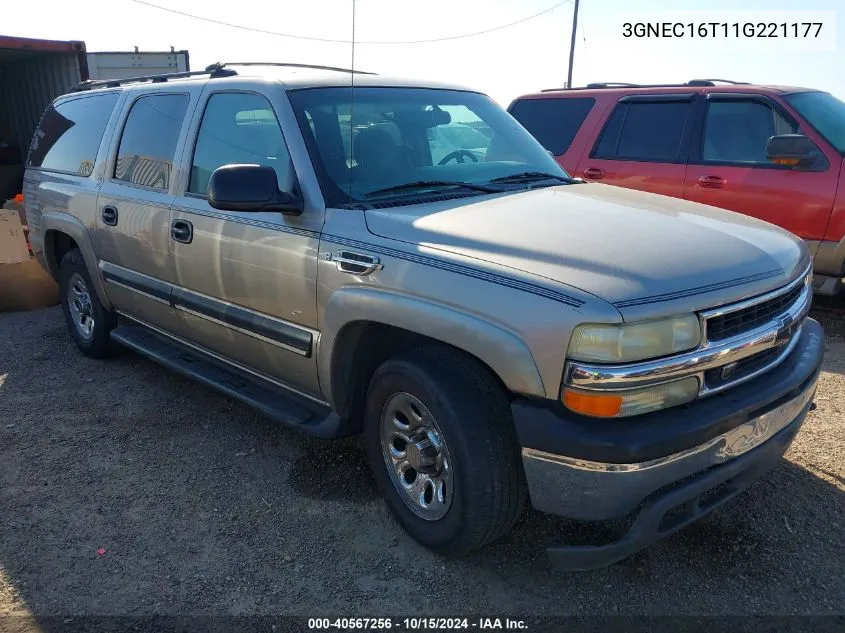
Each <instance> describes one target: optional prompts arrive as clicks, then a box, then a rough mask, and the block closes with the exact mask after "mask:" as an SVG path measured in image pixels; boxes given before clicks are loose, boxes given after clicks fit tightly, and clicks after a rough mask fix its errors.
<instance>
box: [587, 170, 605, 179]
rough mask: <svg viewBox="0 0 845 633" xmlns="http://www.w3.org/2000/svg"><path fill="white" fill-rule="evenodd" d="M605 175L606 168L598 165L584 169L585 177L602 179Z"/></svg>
mask: <svg viewBox="0 0 845 633" xmlns="http://www.w3.org/2000/svg"><path fill="white" fill-rule="evenodd" d="M604 176H605V173H604V169H599V168H598V167H587V169H585V170H584V178H587V179H589V180H601V179H602V178H604Z"/></svg>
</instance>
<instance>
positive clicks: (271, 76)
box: [77, 62, 470, 91]
mask: <svg viewBox="0 0 845 633" xmlns="http://www.w3.org/2000/svg"><path fill="white" fill-rule="evenodd" d="M225 78H232V79H238V80H244V79H247V80H248V79H260V80H262V81H278V82H279V83H281V84H283V85H284V86H285V88H286V89H288V90H299V89H304V88H328V87H336V88H343V87H349V86H351V85H353V79H354V85H355V86H356V87H364V86H370V87H390V88H393V87H401V88H432V89H439V90H464V91H467V90H470V89H469V88H466V87H464V86H459V85H455V84H448V83H444V82H437V81H430V80H420V79H410V78H407V77H391V76H387V75H377V74H375V73H368V72H366V71H359V70H356V71H355V72H353V71H351V70H348V69H344V68H334V67H330V66H314V65H304V64H275V65H274V64H272V63H268V64H262V63H252V62H251V63H242V64H240V63H225V64H212V65H211V66H209V67H208V68H206V69H205V70H199V71H191V72H184V73H169V74H165V75H156V76H147V77H135V78H127V79H121V80H104V81H95V82H83V83H82V84H80V85H79V86H77V90H91V89H96V88H114V87H117V86H126V87H130V86H133V87H134V86H138V85H141V84H168V85H171V84H178V83H182V82H186V81H196V80H197V79H204V80H209V81H222V80H224V79H225Z"/></svg>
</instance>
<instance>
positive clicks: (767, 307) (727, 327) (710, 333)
mask: <svg viewBox="0 0 845 633" xmlns="http://www.w3.org/2000/svg"><path fill="white" fill-rule="evenodd" d="M803 291H804V284H800V283H799V284H798V285H796V286H794V287H793V288H791V289H789V290H787V291H786V292H784V293H783V294H780V295H777V296H775V297H772V298H770V299H767V300H764V301H761V302H760V303H755V304H753V305H750V306H748V307H745V308H742V309H739V310H736V311H733V312H727V313H725V314H721V315H718V316H713V317H710V318H709V319H707V321H706V323H707V340H709V341H723V340H725V339H728V338H731V337H733V336H738V335H740V334H745V333H746V332H750V331H751V330H754V329H756V328H758V327H760V326H761V325H764V324H766V323H768V322H769V321H771V320H772V319H773V318H775V317H776V316H778V315H779V314H782V313H784V312H786V311H787V310H788V309H789V307H790V306H792V304H794V303H795V302H796V301H798V299H799V298H800V297H801V293H802V292H803Z"/></svg>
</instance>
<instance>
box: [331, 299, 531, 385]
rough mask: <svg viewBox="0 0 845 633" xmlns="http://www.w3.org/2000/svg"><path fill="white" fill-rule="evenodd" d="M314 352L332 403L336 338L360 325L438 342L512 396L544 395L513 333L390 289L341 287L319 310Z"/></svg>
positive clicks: (522, 345)
mask: <svg viewBox="0 0 845 633" xmlns="http://www.w3.org/2000/svg"><path fill="white" fill-rule="evenodd" d="M324 315H325V316H324V324H323V328H322V330H321V334H320V340H319V342H318V348H317V371H318V374H319V380H320V385H321V387H322V391H323V393H324V394H325V395H326V396H327V397H329V398H330V399H332V400H334V397H333V394H332V386H331V362H332V352H333V350H334V345H335V341H336V339H337V335H338V334H339V333H340V331H341V330H342V329H343V327H344V326H346V325H348V324H350V323H354V322H360V321H368V322H373V323H380V324H383V325H390V326H394V327H397V328H401V329H404V330H408V331H410V332H414V333H418V334H422V335H424V336H428V337H430V338H432V339H436V340H439V341H442V342H443V343H447V344H449V345H452V346H454V347H457V348H458V349H462V350H463V351H465V352H467V353H469V354H472V355H473V356H475V357H476V358H478V359H479V360H481V361H482V362H484V363H486V364H487V365H488V366H489V367H490V368H491V369H492V370H493V371H494V372H495V373H496V374H497V375H498V376H499V378H500V379H501V381H502V382H503V383H504V384H505V386H506V387H507V388H508V389H509V390H511V391H513V392H515V393H521V394H525V395H530V396H537V397H540V398H545V397H546V392H545V389H544V387H543V381H542V378H541V377H540V371H539V369H538V368H537V364H536V363H535V362H534V357H533V356H532V354H531V351H530V350H529V349H528V347H527V346H526V345H525V343H524V342H523V341H522V340H521V339H520V338H519V336H517V335H516V334H515V333H514V332H512V331H510V330H508V329H507V328H505V327H503V326H502V325H501V324H497V323H494V322H492V321H489V320H487V319H484V318H483V317H481V316H479V315H476V314H470V313H467V312H463V311H460V310H457V309H455V308H453V307H451V306H445V305H441V304H437V303H433V302H431V301H427V300H425V299H420V298H419V297H410V296H407V295H403V294H401V293H398V292H396V291H393V290H382V289H377V288H365V287H346V288H341V289H338V290H336V291H335V292H334V293H333V294H332V295H331V298H330V299H329V302H328V304H327V305H326V306H325V311H324Z"/></svg>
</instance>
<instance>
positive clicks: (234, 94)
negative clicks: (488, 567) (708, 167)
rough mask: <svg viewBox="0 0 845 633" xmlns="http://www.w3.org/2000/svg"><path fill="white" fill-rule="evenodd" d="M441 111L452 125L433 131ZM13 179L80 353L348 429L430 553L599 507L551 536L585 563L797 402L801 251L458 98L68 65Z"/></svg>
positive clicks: (286, 417)
mask: <svg viewBox="0 0 845 633" xmlns="http://www.w3.org/2000/svg"><path fill="white" fill-rule="evenodd" d="M458 125H460V126H464V127H466V128H471V129H472V130H473V132H477V134H473V133H469V134H465V135H463V136H462V135H457V134H452V135H448V134H438V133H436V130H437V128H438V127H439V126H453V127H454V126H458ZM444 129H447V128H444ZM479 136H481V137H484V138H485V139H486V140H485V141H484V143H481V142H480V141H479ZM460 138H471V139H472V142H471V144H472V147H462V146H461V142H460V141H458V142H455V141H453V140H452V139H460ZM435 141H436V143H437V148H436V153H435V158H434V159H433V158H432V154H433V148H432V144H433V143H435ZM448 142H453V143H455V144H454V145H453V146H452V147H450V148H446V149H445V150H444V148H443V144H444V143H448ZM479 145H483V147H479ZM24 196H25V206H26V214H27V219H28V222H29V226H30V227H31V231H32V235H31V238H32V239H31V241H32V245H33V248H34V249H35V250H36V251H37V252H38V256H39V257H40V259H41V261H42V262H43V265H44V266H45V268H46V269H47V270H49V271H50V273H52V275H53V276H54V277H55V278H56V279H57V280H58V282H59V284H60V288H61V303H62V308H63V310H64V315H65V318H66V320H67V325H68V329H69V331H70V335H71V336H72V338H73V340H74V342H75V343H76V345H77V346H78V347H79V349H80V350H81V351H82V353H83V354H86V355H88V356H91V357H97V358H99V357H104V356H106V355H108V354H109V353H111V352H112V351H113V350H114V348H115V344H120V346H125V347H129V348H132V349H134V350H136V351H138V352H140V353H141V354H144V355H146V356H149V357H151V358H153V359H154V360H156V361H158V362H160V363H162V364H163V365H165V366H167V367H170V368H172V369H174V370H176V371H179V372H182V373H183V374H187V375H188V376H192V377H194V378H196V379H197V380H199V381H200V382H202V383H205V384H206V385H210V386H212V387H215V388H217V389H219V390H221V391H222V392H224V393H226V394H229V395H230V396H233V397H236V398H240V399H241V400H244V401H246V402H248V403H250V404H251V405H254V406H255V407H257V408H258V409H260V410H262V411H263V412H265V413H266V414H267V415H269V416H271V417H272V418H274V419H277V420H279V421H280V422H282V423H285V424H288V425H290V426H293V427H296V428H298V429H301V430H302V431H304V432H305V433H309V434H312V435H315V436H318V437H324V438H334V437H339V436H344V435H350V434H356V433H363V434H364V435H365V438H366V444H367V447H368V449H367V450H368V459H369V462H370V466H371V468H372V472H373V476H374V478H375V481H376V483H377V485H378V487H379V489H380V491H381V493H382V494H383V496H384V499H385V501H386V503H387V505H388V506H389V508H390V510H391V511H392V513H393V515H394V516H395V517H396V520H397V521H398V522H399V523H400V524H401V525H402V526H403V527H404V529H405V530H407V532H408V533H409V534H410V535H411V536H412V537H413V538H414V539H416V540H417V541H418V542H420V543H422V544H423V545H425V546H427V547H430V548H432V549H433V550H436V551H440V552H444V553H453V554H454V553H463V552H468V551H471V550H473V549H476V548H479V547H481V546H483V545H485V544H487V543H490V542H491V541H493V540H495V539H497V538H498V537H500V536H501V535H503V534H504V533H505V532H507V531H508V529H509V528H511V527H512V526H513V524H514V523H515V521H516V520H517V518H518V517H519V515H520V512H521V511H522V510H523V507H524V505H525V503H526V500H527V499H530V501H531V504H532V505H533V506H534V507H535V508H537V509H538V510H541V511H543V512H547V513H552V514H556V515H560V516H564V517H569V518H572V519H577V520H583V521H589V522H606V521H611V520H613V522H614V525H617V524H619V525H623V526H624V527H625V529H624V531H623V532H622V534H621V536H620V537H619V538H617V539H615V540H612V541H611V542H597V543H595V544H591V545H572V544H568V545H567V544H563V545H555V546H554V547H551V548H550V549H549V555H550V557H551V561H552V563H553V564H554V565H555V566H557V567H560V568H563V569H588V568H593V567H598V566H602V565H606V564H610V563H612V562H615V561H617V560H620V559H622V558H624V557H626V556H628V555H630V554H632V553H633V552H635V551H637V550H639V549H642V548H643V547H645V546H647V545H649V544H650V543H652V542H654V541H655V540H657V539H658V538H661V537H663V536H665V535H667V534H669V533H671V532H673V531H675V530H678V529H680V528H681V527H683V526H685V525H687V524H689V523H690V522H692V521H694V520H695V519H697V518H699V517H701V516H702V515H704V514H706V513H707V512H709V511H710V510H712V509H713V508H715V507H717V506H719V505H720V504H722V503H723V502H725V501H727V500H728V499H730V498H731V497H733V496H734V495H736V494H737V493H738V492H740V491H741V490H742V489H744V488H745V487H746V486H747V485H748V484H749V483H750V482H752V481H754V480H755V479H756V478H757V477H759V476H760V475H761V474H762V473H763V472H764V471H765V470H767V469H768V468H770V467H771V466H772V465H774V464H775V463H776V462H777V460H778V459H779V458H780V457H781V456H782V455H783V453H784V451H785V450H786V449H787V447H788V446H789V443H790V441H791V440H792V438H793V437H794V436H795V434H796V433H797V432H798V429H799V427H800V426H801V424H802V422H803V421H804V418H805V416H806V414H807V412H808V410H809V409H810V407H811V406H812V400H813V396H814V393H815V389H816V381H817V378H818V375H819V371H820V366H821V361H822V354H823V333H822V329H821V327H820V326H819V324H818V323H817V322H816V321H814V320H812V319H810V318H808V316H807V314H808V310H809V306H810V300H811V262H810V258H809V256H808V254H807V251H806V248H805V246H804V245H803V244H802V242H801V241H800V240H798V239H796V238H794V237H793V236H792V235H790V234H788V233H786V232H784V231H783V230H780V229H778V228H776V227H774V226H771V225H769V224H765V223H762V222H759V221H757V220H753V219H751V218H748V217H745V216H742V215H737V214H734V213H729V212H725V211H721V210H718V209H714V208H710V207H707V206H703V205H699V204H694V203H690V202H685V201H682V200H677V199H674V198H666V197H661V196H656V195H651V194H646V193H641V192H637V191H632V190H627V189H622V188H617V187H610V186H606V185H601V184H587V183H584V182H581V181H579V180H577V179H573V178H570V177H569V176H568V175H567V174H566V173H565V172H564V171H563V170H562V169H561V168H560V167H559V166H558V165H557V164H556V163H555V161H554V160H553V159H552V158H551V157H550V156H549V155H548V154H547V153H546V152H545V151H544V149H543V148H542V147H541V146H540V145H539V144H538V143H537V142H536V141H535V140H534V139H533V138H532V137H531V135H530V134H528V132H526V131H525V130H524V129H523V128H522V127H521V126H520V125H519V124H518V123H517V122H516V121H515V120H514V119H513V118H511V117H510V115H508V114H507V113H506V112H505V111H504V110H502V109H501V108H500V107H498V106H497V105H496V104H495V103H494V102H493V101H491V100H490V99H489V98H488V97H486V96H484V95H483V94H479V93H478V92H473V91H471V90H467V89H463V88H458V87H452V86H446V85H440V84H434V83H410V82H408V81H403V80H396V79H388V78H385V77H383V76H379V75H374V74H369V73H361V72H357V71H356V72H355V73H352V72H351V71H345V70H344V69H337V68H327V67H314V66H302V65H294V64H264V65H250V64H237V65H232V64H215V65H213V66H210V67H209V68H208V69H206V70H205V71H202V72H192V73H181V74H174V75H165V76H157V77H142V78H136V79H133V80H127V81H121V82H96V83H90V82H89V83H85V84H81V85H80V86H78V87H77V89H76V90H75V91H74V92H73V93H71V94H68V95H65V96H62V97H60V98H59V99H57V100H56V101H55V102H53V103H52V105H50V106H49V108H48V109H47V111H46V112H45V114H44V116H43V118H42V120H41V123H40V125H39V127H38V130H37V132H36V134H35V137H34V139H33V141H32V146H31V148H30V151H29V156H28V165H27V170H26V175H25V191H24ZM136 388H138V389H143V388H144V387H143V385H137V387H136ZM139 423H143V421H142V420H139ZM617 520H620V521H617Z"/></svg>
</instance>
